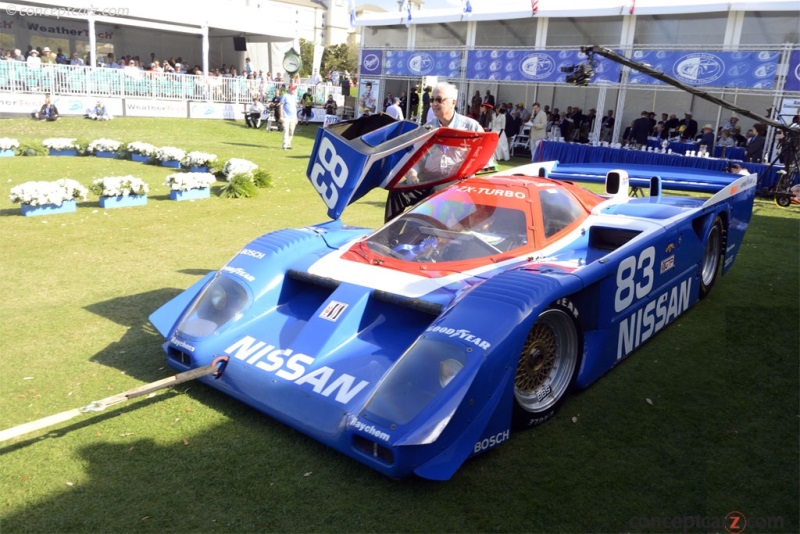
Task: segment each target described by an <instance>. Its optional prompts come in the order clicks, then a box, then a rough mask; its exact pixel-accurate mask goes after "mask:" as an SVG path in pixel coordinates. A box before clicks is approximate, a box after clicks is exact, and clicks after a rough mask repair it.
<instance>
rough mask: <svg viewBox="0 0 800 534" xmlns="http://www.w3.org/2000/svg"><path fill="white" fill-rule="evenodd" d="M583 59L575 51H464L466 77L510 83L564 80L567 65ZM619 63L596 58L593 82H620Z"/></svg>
mask: <svg viewBox="0 0 800 534" xmlns="http://www.w3.org/2000/svg"><path fill="white" fill-rule="evenodd" d="M585 61H586V54H583V53H581V52H579V51H577V50H471V51H470V52H468V53H467V79H471V80H497V81H511V82H551V83H552V82H561V83H566V78H567V76H569V75H570V73H569V72H562V70H561V69H562V68H570V67H574V66H575V65H579V64H581V63H584V62H585ZM620 70H621V67H620V65H618V64H616V63H614V62H613V61H609V60H607V59H605V58H600V57H595V61H594V76H593V77H592V82H601V81H605V82H612V83H617V82H619V73H620Z"/></svg>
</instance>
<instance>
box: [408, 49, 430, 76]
mask: <svg viewBox="0 0 800 534" xmlns="http://www.w3.org/2000/svg"><path fill="white" fill-rule="evenodd" d="M433 65H434V62H433V58H432V57H431V55H430V54H426V53H424V52H423V53H421V54H415V55H413V56H411V58H410V59H409V60H408V69H409V70H410V71H411V72H413V73H414V74H428V73H429V72H430V71H431V70H432V69H433Z"/></svg>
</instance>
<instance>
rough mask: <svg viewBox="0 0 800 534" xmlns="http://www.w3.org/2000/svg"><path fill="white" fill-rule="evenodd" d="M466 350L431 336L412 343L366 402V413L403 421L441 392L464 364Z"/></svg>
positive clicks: (414, 414) (386, 419)
mask: <svg viewBox="0 0 800 534" xmlns="http://www.w3.org/2000/svg"><path fill="white" fill-rule="evenodd" d="M466 362H467V354H466V352H465V350H464V349H463V348H461V347H459V346H458V345H453V344H450V343H443V342H441V341H436V340H432V339H421V340H419V341H417V342H416V343H414V344H413V345H412V346H411V348H409V349H408V350H407V351H406V353H405V354H404V355H403V356H402V357H401V358H400V360H399V361H398V362H397V363H396V364H395V366H394V367H392V369H391V370H390V371H389V373H388V375H387V376H386V378H385V379H384V380H383V382H381V384H380V385H379V386H378V388H377V390H376V392H375V394H374V395H373V396H372V398H371V399H370V400H369V401H368V402H367V405H366V413H367V414H368V415H374V416H377V417H379V418H381V419H383V420H385V421H390V422H392V423H395V424H398V425H403V424H406V423H408V422H409V421H411V420H412V419H413V418H414V417H416V416H417V414H419V413H420V412H421V411H422V410H423V408H425V406H427V405H428V404H429V403H430V402H431V401H432V400H433V399H434V398H435V397H436V396H437V395H438V394H439V393H441V392H442V391H443V390H444V389H445V388H446V387H447V386H448V384H450V383H451V382H452V381H453V380H454V379H455V378H456V377H457V376H458V373H459V372H460V371H461V370H462V369H463V368H464V365H465V364H466Z"/></svg>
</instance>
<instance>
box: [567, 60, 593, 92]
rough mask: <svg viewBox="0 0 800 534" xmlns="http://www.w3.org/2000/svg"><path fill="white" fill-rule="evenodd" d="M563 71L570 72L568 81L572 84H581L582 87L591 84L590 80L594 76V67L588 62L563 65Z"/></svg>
mask: <svg viewBox="0 0 800 534" xmlns="http://www.w3.org/2000/svg"><path fill="white" fill-rule="evenodd" d="M561 72H569V73H570V75H569V76H567V78H566V82H567V83H570V84H572V85H579V86H581V87H584V86H587V85H589V82H590V81H591V79H592V76H594V69H593V68H592V66H591V65H589V64H587V63H580V64H578V65H571V66H568V67H561Z"/></svg>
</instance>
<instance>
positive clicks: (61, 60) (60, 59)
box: [56, 48, 69, 65]
mask: <svg viewBox="0 0 800 534" xmlns="http://www.w3.org/2000/svg"><path fill="white" fill-rule="evenodd" d="M56 63H58V64H59V65H67V64H68V63H69V59H67V56H65V55H64V51H63V50H62V49H60V48H59V49H58V53H57V54H56Z"/></svg>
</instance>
